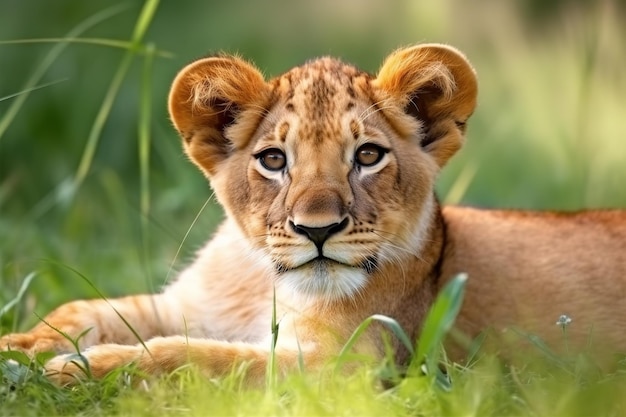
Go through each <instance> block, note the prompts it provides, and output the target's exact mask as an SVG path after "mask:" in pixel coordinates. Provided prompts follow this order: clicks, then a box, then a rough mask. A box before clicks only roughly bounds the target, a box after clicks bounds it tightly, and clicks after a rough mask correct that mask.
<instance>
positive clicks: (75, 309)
mask: <svg viewBox="0 0 626 417" xmlns="http://www.w3.org/2000/svg"><path fill="white" fill-rule="evenodd" d="M159 297H161V295H139V296H130V297H124V298H119V299H113V300H88V301H82V300H81V301H73V302H70V303H67V304H63V305H62V306H60V307H58V308H57V309H56V310H54V311H53V312H52V313H50V314H48V315H47V316H46V317H45V318H44V320H43V322H42V323H39V324H38V325H36V326H35V327H34V328H33V329H32V330H30V331H29V332H27V333H14V334H8V335H5V336H2V337H0V350H9V349H10V350H18V351H22V352H24V353H26V354H28V355H30V356H34V355H35V354H37V353H39V352H56V353H69V352H73V351H75V347H74V345H73V343H72V341H71V340H69V339H72V340H75V341H77V342H78V346H79V348H80V349H81V350H82V349H85V348H87V347H89V346H92V345H95V344H100V343H119V344H135V343H137V342H138V340H137V336H139V337H140V338H141V339H142V340H143V339H147V338H150V337H153V336H155V335H160V334H171V330H172V329H169V327H170V326H168V325H167V324H166V323H164V322H162V321H161V320H160V319H159V315H158V314H156V312H155V305H156V304H157V303H158V302H159V300H158V298H159ZM120 316H121V317H123V318H124V320H122V319H121V318H120ZM124 321H126V322H124ZM135 333H136V334H135ZM68 337H69V339H68Z"/></svg>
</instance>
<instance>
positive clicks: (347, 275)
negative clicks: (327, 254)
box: [278, 259, 368, 302]
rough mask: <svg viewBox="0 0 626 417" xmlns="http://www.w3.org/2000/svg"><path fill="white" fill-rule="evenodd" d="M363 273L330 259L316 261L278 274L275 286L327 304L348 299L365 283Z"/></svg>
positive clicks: (360, 270)
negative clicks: (321, 300) (277, 285)
mask: <svg viewBox="0 0 626 417" xmlns="http://www.w3.org/2000/svg"><path fill="white" fill-rule="evenodd" d="M367 276H368V274H367V271H366V270H365V269H363V268H361V267H352V266H349V265H345V264H341V263H338V262H335V261H333V260H330V259H317V260H314V261H311V262H308V263H306V264H304V265H302V266H300V267H298V268H296V269H291V270H288V271H285V272H282V273H280V274H279V275H278V282H279V285H281V286H285V287H287V288H288V289H290V290H292V291H295V292H297V293H299V294H302V295H304V296H307V297H315V298H321V299H324V300H326V301H328V302H331V301H335V300H339V299H342V298H347V297H351V296H353V295H354V294H356V293H358V292H359V290H360V289H361V288H362V287H363V286H364V285H365V283H366V281H367Z"/></svg>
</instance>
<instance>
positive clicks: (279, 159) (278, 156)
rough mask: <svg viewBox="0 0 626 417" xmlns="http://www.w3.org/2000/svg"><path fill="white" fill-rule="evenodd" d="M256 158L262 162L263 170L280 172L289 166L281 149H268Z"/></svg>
mask: <svg viewBox="0 0 626 417" xmlns="http://www.w3.org/2000/svg"><path fill="white" fill-rule="evenodd" d="M255 157H256V158H257V159H258V160H259V161H260V162H261V165H263V168H265V169H267V170H269V171H280V170H281V169H283V168H285V165H287V157H286V156H285V154H284V153H283V151H281V150H280V149H276V148H270V149H266V150H264V151H262V152H260V153H258V154H256V155H255Z"/></svg>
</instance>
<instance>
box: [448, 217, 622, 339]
mask: <svg viewBox="0 0 626 417" xmlns="http://www.w3.org/2000/svg"><path fill="white" fill-rule="evenodd" d="M443 215H444V220H445V222H446V227H447V242H446V250H445V254H446V258H445V261H444V263H443V270H442V271H443V278H444V279H443V280H442V281H443V282H445V280H446V279H449V277H450V276H453V275H454V274H455V273H458V272H467V273H468V274H469V281H468V287H467V292H466V298H465V302H464V306H463V309H462V312H461V315H460V317H459V320H458V324H459V326H460V327H461V328H462V329H464V330H465V331H466V332H468V333H470V334H475V333H476V332H477V331H479V330H480V329H482V328H484V327H486V326H489V327H492V328H494V329H496V330H501V329H504V328H506V327H507V326H511V325H516V326H518V327H521V328H523V329H525V330H527V331H530V332H534V333H537V334H538V335H539V336H541V337H542V338H543V339H544V340H546V341H548V342H552V343H553V344H554V345H555V344H560V345H562V337H563V336H562V333H561V329H560V328H559V327H558V326H556V325H555V323H556V321H557V319H558V318H559V316H560V315H562V314H566V315H568V316H569V317H571V318H572V319H573V321H572V324H571V325H570V326H569V328H568V334H569V336H570V337H571V338H572V340H573V342H574V343H578V344H579V345H580V346H583V345H584V343H586V342H587V341H588V338H589V335H590V334H591V332H592V328H593V335H594V340H596V342H597V343H599V344H602V345H606V346H607V347H608V346H614V347H617V348H621V349H626V337H625V333H626V332H624V328H623V327H624V326H623V322H624V317H626V303H625V302H624V297H625V296H626V211H620V210H602V211H586V212H576V213H554V212H530V211H499V210H477V209H471V208H462V207H446V208H444V210H443ZM615 345H617V346H615Z"/></svg>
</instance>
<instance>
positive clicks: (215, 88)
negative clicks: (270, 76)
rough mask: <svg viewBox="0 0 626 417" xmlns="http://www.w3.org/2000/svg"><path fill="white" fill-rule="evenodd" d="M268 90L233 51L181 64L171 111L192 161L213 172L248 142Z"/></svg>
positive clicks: (257, 73) (251, 68) (172, 90)
mask: <svg viewBox="0 0 626 417" xmlns="http://www.w3.org/2000/svg"><path fill="white" fill-rule="evenodd" d="M268 95H269V86H268V85H267V83H266V82H265V80H264V79H263V76H262V75H261V73H260V72H259V71H258V70H257V69H256V68H255V67H253V66H252V65H250V64H248V63H247V62H245V61H243V60H242V59H240V58H237V57H234V56H216V57H211V58H204V59H200V60H198V61H195V62H193V63H191V64H189V65H187V66H186V67H185V68H183V69H182V70H181V71H180V73H179V74H178V75H177V76H176V78H175V79H174V82H173V84H172V88H171V90H170V96H169V112H170V116H171V118H172V121H173V122H174V125H175V127H176V129H177V130H178V132H179V133H180V135H181V137H182V138H183V143H184V147H185V151H186V152H187V154H188V155H189V157H190V158H191V159H192V161H193V162H195V163H196V164H197V165H198V166H199V167H200V168H201V169H202V170H203V171H204V172H205V173H206V174H207V175H209V176H211V175H213V174H214V173H215V171H216V169H217V165H218V164H219V163H220V162H222V161H223V160H225V159H226V158H227V157H228V156H229V155H230V154H231V153H232V152H233V151H234V150H235V149H240V148H242V147H244V146H245V145H246V144H247V143H248V140H249V139H250V135H251V134H252V132H253V130H254V129H255V128H256V126H257V124H258V123H259V119H260V116H261V114H262V113H263V111H262V109H263V107H264V106H265V105H266V102H267V98H268ZM248 110H250V111H248Z"/></svg>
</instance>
